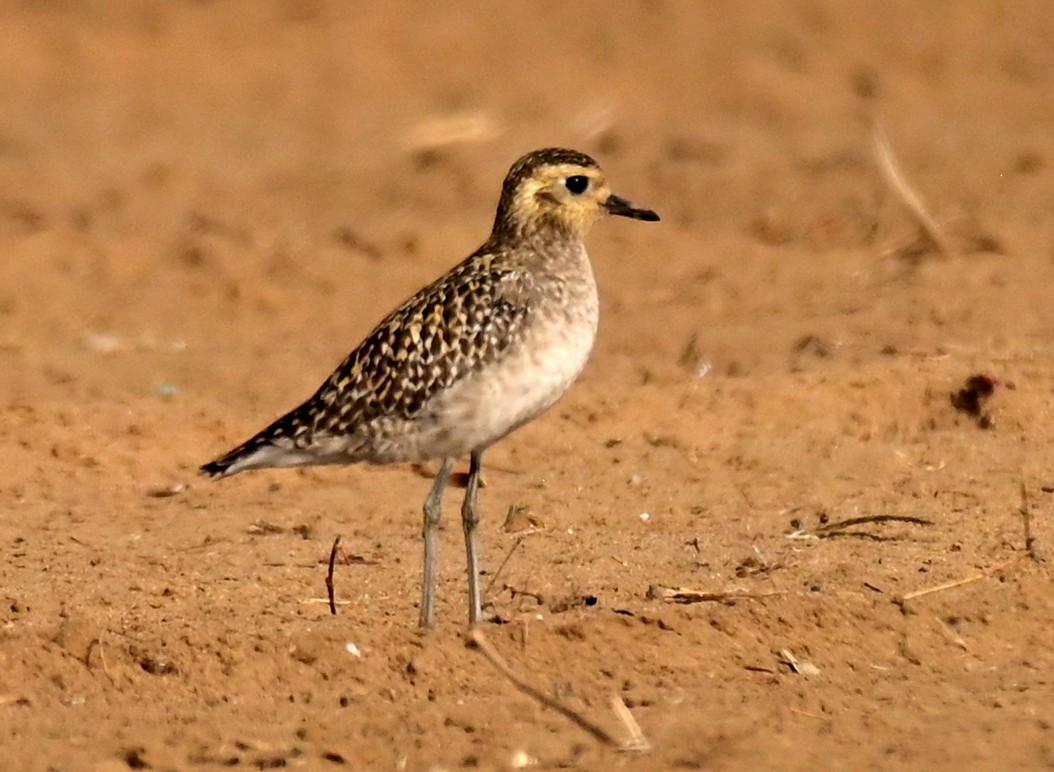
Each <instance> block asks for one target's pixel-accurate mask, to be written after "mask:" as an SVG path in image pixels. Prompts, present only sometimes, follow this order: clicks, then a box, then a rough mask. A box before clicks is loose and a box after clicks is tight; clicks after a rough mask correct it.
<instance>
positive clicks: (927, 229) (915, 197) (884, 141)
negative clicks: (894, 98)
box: [872, 121, 955, 257]
mask: <svg viewBox="0 0 1054 772" xmlns="http://www.w3.org/2000/svg"><path fill="white" fill-rule="evenodd" d="M872 138H873V140H874V144H875V157H876V159H877V160H878V168H879V170H880V171H881V172H882V177H883V179H885V181H886V183H887V184H888V185H889V187H890V188H892V190H893V192H894V193H896V195H897V197H898V198H900V200H901V202H902V203H903V204H904V206H905V207H906V208H907V210H908V211H909V212H910V213H911V215H912V216H913V217H914V218H915V221H916V222H917V223H918V225H919V227H920V228H922V230H923V232H924V233H925V234H926V236H927V238H929V239H930V241H932V242H933V245H934V246H935V247H936V248H937V250H938V251H939V252H940V253H941V254H943V255H944V256H945V257H952V256H953V255H954V254H955V252H954V250H953V249H952V247H951V244H950V243H949V242H948V239H947V238H946V237H945V235H944V232H943V231H942V230H941V228H940V226H939V225H937V221H936V220H934V219H933V217H932V216H931V215H930V213H929V212H927V211H926V207H925V205H924V204H923V203H922V197H921V196H919V194H918V193H916V192H915V190H914V188H912V187H911V185H910V184H909V183H908V181H907V179H906V178H905V177H904V172H903V171H901V168H900V164H899V163H898V162H897V157H896V155H895V154H894V153H893V147H892V145H890V143H889V138H888V137H887V136H886V132H885V131H884V130H883V128H882V125H881V124H880V123H879V122H878V121H874V123H873V124H872Z"/></svg>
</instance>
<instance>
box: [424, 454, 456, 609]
mask: <svg viewBox="0 0 1054 772" xmlns="http://www.w3.org/2000/svg"><path fill="white" fill-rule="evenodd" d="M453 467H454V459H452V458H444V459H443V465H442V466H441V467H439V472H438V473H437V474H436V478H435V482H433V483H432V490H430V491H429V492H428V498H426V499H425V507H424V512H425V521H424V528H423V530H422V532H423V534H424V537H425V570H424V576H423V577H422V579H421V619H420V622H419V623H418V624H419V625H420V626H421V627H431V626H432V625H433V624H435V595H436V536H437V534H438V532H439V516H440V515H441V514H442V504H443V489H444V488H445V487H446V484H447V480H449V479H450V470H451V469H453Z"/></svg>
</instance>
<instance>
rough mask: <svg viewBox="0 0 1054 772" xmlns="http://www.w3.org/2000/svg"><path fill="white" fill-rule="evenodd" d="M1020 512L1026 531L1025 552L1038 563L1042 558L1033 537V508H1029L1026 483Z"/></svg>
mask: <svg viewBox="0 0 1054 772" xmlns="http://www.w3.org/2000/svg"><path fill="white" fill-rule="evenodd" d="M1018 512H1020V513H1021V522H1022V524H1023V525H1024V529H1025V552H1027V553H1028V556H1029V557H1030V558H1031V559H1032V560H1035V561H1037V562H1038V561H1039V560H1040V557H1039V553H1038V552H1036V537H1035V536H1033V535H1032V508H1031V507H1030V506H1029V501H1028V488H1026V487H1025V483H1024V482H1022V483H1021V507H1020V509H1018Z"/></svg>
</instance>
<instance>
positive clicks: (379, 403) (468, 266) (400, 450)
mask: <svg viewBox="0 0 1054 772" xmlns="http://www.w3.org/2000/svg"><path fill="white" fill-rule="evenodd" d="M606 215H616V216H620V217H627V218H631V219H636V220H643V221H658V220H659V215H658V214H656V213H655V212H654V211H652V210H651V209H641V208H637V207H635V206H634V205H633V204H631V203H630V202H629V201H627V200H626V199H624V198H621V197H619V196H617V195H615V194H613V193H612V192H611V189H610V188H609V187H608V182H607V179H606V177H605V175H604V173H603V171H601V169H600V166H599V164H598V163H597V162H596V161H595V160H594V159H593V158H591V157H590V156H588V155H586V154H585V153H581V152H578V151H575V150H569V149H565V148H545V149H541V150H535V151H533V152H530V153H527V154H526V155H524V156H522V157H521V158H519V159H518V160H517V161H516V162H515V163H514V164H513V165H512V167H511V168H510V169H509V172H508V174H507V175H506V177H505V180H504V182H503V183H502V188H501V195H500V198H499V201H498V206H497V212H496V214H495V217H494V224H493V226H492V228H491V233H490V237H489V238H488V239H487V240H486V241H485V242H484V243H483V245H482V246H481V247H479V248H478V249H477V250H476V251H474V252H472V253H471V254H470V255H469V256H468V257H467V258H465V259H464V260H463V261H462V262H460V263H459V264H457V265H455V266H454V267H453V268H451V269H450V270H449V271H448V272H447V273H445V274H444V275H442V276H440V277H439V278H438V279H436V280H435V281H433V282H432V283H431V284H428V285H427V286H425V287H424V288H422V289H421V290H420V291H418V292H417V293H416V294H414V295H413V296H412V297H410V298H409V299H408V300H406V301H405V302H404V303H402V305H400V306H398V307H397V308H396V309H395V310H394V311H392V312H391V313H390V314H388V315H387V316H386V317H384V319H382V320H381V322H380V323H379V324H378V325H377V326H376V327H375V328H374V329H373V331H372V332H371V333H370V334H369V335H368V336H367V337H366V339H365V340H363V341H362V343H360V344H359V346H358V347H357V348H355V349H354V350H353V351H352V352H351V353H350V354H349V355H348V356H347V357H346V358H345V359H344V361H343V362H341V364H340V365H339V366H338V367H337V369H336V370H335V371H334V372H333V373H332V374H331V375H330V376H329V377H328V378H327V379H326V380H325V382H324V383H323V384H322V386H321V387H320V388H319V389H318V391H316V392H315V394H314V395H313V396H311V397H310V398H309V399H308V400H307V401H306V402H304V403H303V404H301V405H300V406H298V407H296V408H294V409H293V410H291V411H289V412H288V413H286V414H285V415H283V416H282V417H280V418H278V419H277V420H275V421H274V422H273V423H271V424H270V425H269V426H267V427H266V428H265V429H263V430H262V431H260V432H259V433H257V434H255V435H254V436H252V437H251V438H249V439H248V440H246V441H245V442H243V443H242V444H241V445H238V446H237V447H236V448H234V449H232V450H230V451H229V452H227V453H225V454H223V455H222V456H220V457H219V458H217V459H215V460H214V461H210V462H209V463H207V464H204V465H203V466H202V467H201V471H203V472H204V473H206V474H207V475H209V476H211V477H213V478H224V477H230V476H231V475H234V474H238V473H240V472H244V471H247V470H250V469H265V468H278V467H297V466H312V465H335V464H354V463H367V464H392V463H407V462H423V461H433V462H434V461H438V462H439V470H438V472H437V474H436V476H435V479H434V481H433V482H432V486H431V489H430V490H429V493H428V495H427V497H426V498H425V501H424V507H423V515H424V518H423V526H422V536H423V541H424V565H423V576H422V580H421V601H420V607H419V612H420V616H419V620H418V623H419V626H420V627H422V628H428V627H432V626H433V625H434V624H435V584H436V568H437V536H438V527H439V521H440V510H441V503H442V497H443V492H444V489H445V488H446V487H447V483H448V482H449V480H450V477H451V473H452V471H453V467H454V464H455V462H456V461H457V460H458V459H461V458H463V457H465V456H466V455H467V456H468V458H469V472H468V478H467V483H466V486H465V496H464V500H463V502H462V506H461V519H462V528H463V531H464V539H465V556H466V561H467V573H468V595H469V599H468V618H469V625H470V626H475V625H477V624H479V623H480V622H481V621H482V619H483V614H482V607H483V606H482V597H481V593H480V583H479V557H478V552H477V548H476V528H477V525H478V523H479V519H480V518H479V512H478V509H477V491H478V489H479V485H480V474H481V471H482V468H483V454H484V452H485V451H486V450H487V449H488V448H490V447H491V446H492V445H493V444H494V443H496V442H497V441H498V440H501V439H502V438H504V437H505V436H507V435H508V434H509V433H510V432H512V431H513V430H515V429H517V428H519V427H521V426H523V425H524V424H525V423H527V422H528V421H531V420H532V419H534V418H536V417H537V416H539V415H540V414H541V413H543V412H544V411H545V410H547V409H548V408H549V407H551V406H552V405H553V404H554V403H555V402H556V401H557V400H558V399H559V398H560V397H561V396H563V394H564V393H565V392H566V391H567V390H568V388H569V387H570V386H571V384H572V383H573V382H574V381H575V379H576V378H577V377H578V375H579V374H580V373H581V371H582V369H583V368H584V367H585V364H586V361H587V359H588V358H589V354H590V351H591V350H592V348H593V343H594V340H595V338H596V332H597V323H598V317H599V299H598V296H597V285H596V281H595V279H594V275H593V270H592V266H591V264H590V260H589V256H588V255H587V253H586V250H585V246H584V244H583V240H584V238H585V236H586V234H587V233H588V232H589V230H590V228H591V226H592V225H593V224H594V223H595V222H596V221H597V220H599V219H600V218H602V217H604V216H606Z"/></svg>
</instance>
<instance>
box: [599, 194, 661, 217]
mask: <svg viewBox="0 0 1054 772" xmlns="http://www.w3.org/2000/svg"><path fill="white" fill-rule="evenodd" d="M604 208H605V209H606V210H607V212H608V214H617V215H618V216H619V217H632V218H633V219H634V220H647V221H648V222H658V221H659V215H657V214H655V212H653V211H652V210H650V209H637V208H636V207H635V206H633V204H631V203H630V202H629V201H627V200H626V199H624V198H619V197H618V196H608V199H607V201H605V202H604Z"/></svg>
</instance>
